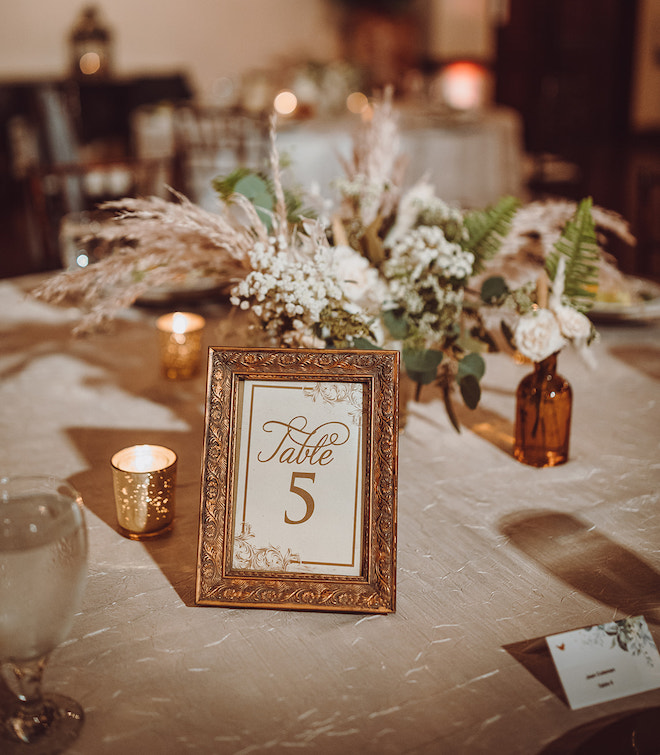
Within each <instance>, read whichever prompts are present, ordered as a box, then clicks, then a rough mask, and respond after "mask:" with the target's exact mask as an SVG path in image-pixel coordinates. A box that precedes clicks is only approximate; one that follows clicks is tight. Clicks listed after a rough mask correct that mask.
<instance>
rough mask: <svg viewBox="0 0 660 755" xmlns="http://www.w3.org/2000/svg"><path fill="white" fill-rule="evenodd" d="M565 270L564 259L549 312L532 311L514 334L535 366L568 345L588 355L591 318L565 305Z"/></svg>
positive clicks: (518, 344)
mask: <svg viewBox="0 0 660 755" xmlns="http://www.w3.org/2000/svg"><path fill="white" fill-rule="evenodd" d="M565 267H566V264H565V260H564V259H563V258H561V259H560V260H559V263H558V265H557V272H556V274H555V280H554V282H553V285H552V294H551V295H550V298H549V301H548V308H547V309H546V308H536V309H532V310H531V311H530V312H528V313H527V314H525V315H523V316H522V317H521V318H520V319H519V320H518V323H517V325H516V328H515V330H514V334H513V338H514V342H515V344H516V348H517V349H518V351H519V352H520V353H521V354H523V355H524V356H526V357H527V358H528V359H531V360H532V361H534V362H541V361H543V360H544V359H546V358H547V357H549V356H550V355H551V354H554V353H555V352H556V351H559V350H560V349H562V348H563V347H564V346H565V345H566V344H567V343H572V344H573V345H574V346H576V347H577V348H578V349H579V350H581V351H582V352H583V353H585V347H586V346H587V344H588V341H589V338H590V336H591V334H592V327H591V322H590V320H589V318H588V317H586V316H585V315H583V314H582V313H581V312H578V311H577V310H576V309H574V308H573V307H569V306H567V305H566V304H564V303H563V302H562V296H563V293H564V275H565ZM585 355H586V354H585Z"/></svg>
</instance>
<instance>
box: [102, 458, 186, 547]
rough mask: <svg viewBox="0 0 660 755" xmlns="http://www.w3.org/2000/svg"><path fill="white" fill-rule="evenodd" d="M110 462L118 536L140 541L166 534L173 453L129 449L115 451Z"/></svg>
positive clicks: (171, 502)
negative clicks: (119, 533)
mask: <svg viewBox="0 0 660 755" xmlns="http://www.w3.org/2000/svg"><path fill="white" fill-rule="evenodd" d="M110 463H111V465H112V480H113V487H114V493H115V504H116V507H117V522H118V524H119V531H120V532H121V534H122V535H124V536H125V537H129V538H131V539H132V540H143V539H145V538H149V537H155V536H156V535H161V534H163V533H164V532H167V531H168V530H169V529H170V528H171V526H172V522H173V521H174V487H175V485H176V454H175V453H174V451H171V450H170V449H169V448H165V447H164V446H151V445H141V446H130V447H129V448H123V449H122V450H121V451H117V453H116V454H114V456H113V457H112V459H111V461H110Z"/></svg>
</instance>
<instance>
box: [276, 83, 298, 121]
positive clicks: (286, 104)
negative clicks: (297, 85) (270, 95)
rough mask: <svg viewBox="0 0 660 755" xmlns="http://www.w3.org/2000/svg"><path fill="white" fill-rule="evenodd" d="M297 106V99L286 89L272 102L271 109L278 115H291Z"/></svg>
mask: <svg viewBox="0 0 660 755" xmlns="http://www.w3.org/2000/svg"><path fill="white" fill-rule="evenodd" d="M297 106H298V98H297V97H296V95H295V94H294V93H293V92H290V91H289V90H288V89H284V90H283V91H281V92H280V93H279V94H278V95H277V96H276V97H275V100H274V101H273V107H274V108H275V111H276V112H278V113H279V114H280V115H291V113H293V111H294V110H295V109H296V107H297Z"/></svg>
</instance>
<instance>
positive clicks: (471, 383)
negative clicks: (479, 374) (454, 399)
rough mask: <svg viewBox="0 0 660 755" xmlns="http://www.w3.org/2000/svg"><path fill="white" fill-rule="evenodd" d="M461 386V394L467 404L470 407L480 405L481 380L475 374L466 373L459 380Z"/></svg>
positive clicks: (474, 407)
mask: <svg viewBox="0 0 660 755" xmlns="http://www.w3.org/2000/svg"><path fill="white" fill-rule="evenodd" d="M458 385H459V388H460V389H461V396H463V401H465V406H467V407H468V409H476V408H477V406H478V405H479V399H480V398H481V387H480V386H479V380H477V378H476V377H475V376H474V375H471V374H470V375H465V377H463V378H462V379H461V380H459V383H458Z"/></svg>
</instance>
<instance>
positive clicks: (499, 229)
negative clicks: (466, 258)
mask: <svg viewBox="0 0 660 755" xmlns="http://www.w3.org/2000/svg"><path fill="white" fill-rule="evenodd" d="M519 206H520V202H519V200H518V199H516V197H511V196H506V197H502V198H501V199H500V200H499V201H498V203H497V204H496V205H494V206H493V207H488V208H486V209H485V210H472V211H471V212H468V213H467V214H466V216H465V221H464V222H465V227H466V228H467V230H468V241H467V243H465V244H464V248H465V249H466V250H467V251H469V252H472V254H474V265H473V267H472V272H473V274H475V273H480V272H481V271H482V270H483V269H484V265H485V263H486V262H487V261H488V260H489V259H492V258H493V257H494V256H495V255H496V254H497V252H498V251H499V249H500V246H501V245H502V239H503V238H504V237H505V236H506V234H507V233H508V231H509V228H510V227H511V221H512V220H513V217H514V215H515V214H516V210H517V209H518V207H519Z"/></svg>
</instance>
